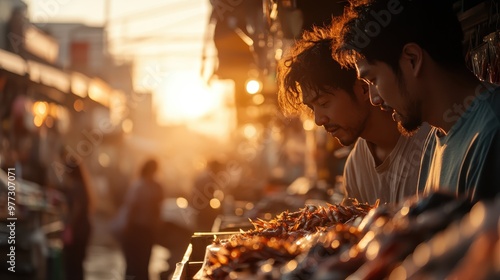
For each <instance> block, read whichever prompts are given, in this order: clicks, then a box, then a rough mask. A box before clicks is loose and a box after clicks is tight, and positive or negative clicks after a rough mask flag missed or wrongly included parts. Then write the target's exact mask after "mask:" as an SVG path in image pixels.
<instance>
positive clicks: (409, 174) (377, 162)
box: [278, 28, 430, 204]
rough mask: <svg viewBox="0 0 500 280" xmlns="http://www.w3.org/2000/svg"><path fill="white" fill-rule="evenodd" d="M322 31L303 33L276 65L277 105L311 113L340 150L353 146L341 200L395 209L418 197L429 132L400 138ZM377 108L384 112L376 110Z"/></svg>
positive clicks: (287, 109)
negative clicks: (339, 60)
mask: <svg viewBox="0 0 500 280" xmlns="http://www.w3.org/2000/svg"><path fill="white" fill-rule="evenodd" d="M331 45H332V39H331V37H330V35H329V29H327V28H314V29H313V30H312V31H305V32H304V34H303V36H302V38H301V39H300V40H299V41H297V42H296V43H295V45H294V46H293V47H292V48H291V49H290V50H289V51H288V52H287V54H286V56H285V57H283V58H282V59H281V61H280V63H279V65H278V86H279V92H278V101H279V104H280V106H281V108H282V110H283V111H284V112H285V113H286V114H293V113H297V112H301V111H307V107H308V108H309V109H310V110H312V111H313V114H314V119H315V122H316V124H317V125H318V126H323V127H324V128H325V130H326V131H327V132H328V133H330V134H331V135H332V136H333V137H335V138H337V139H338V141H339V142H340V143H341V144H342V145H345V146H348V145H351V144H354V143H355V146H354V148H353V150H352V151H351V153H350V155H349V157H348V159H347V162H346V165H345V168H344V182H345V189H346V192H347V193H346V197H350V198H356V199H358V201H360V202H368V203H372V204H373V203H375V201H376V200H377V199H380V202H382V203H385V202H387V203H398V202H400V201H403V200H404V199H405V198H406V197H408V196H412V195H415V194H416V192H417V178H418V170H419V167H420V158H421V152H422V147H423V144H424V140H425V139H426V137H427V135H428V133H429V130H430V126H426V127H424V128H422V129H420V131H419V132H418V133H417V134H416V135H414V136H412V137H408V138H407V137H404V136H402V135H401V134H400V133H399V131H398V128H397V125H396V123H394V122H393V120H392V119H391V114H390V113H389V112H387V108H386V107H385V106H384V105H383V104H382V103H380V100H379V99H372V100H371V101H372V103H374V104H373V105H377V106H372V104H370V95H369V85H368V84H366V83H365V82H364V81H362V80H359V79H357V77H356V75H357V74H356V71H355V69H342V68H341V66H340V65H339V64H338V63H337V62H336V61H335V60H334V59H333V58H332V55H331V53H332V49H331ZM379 106H380V107H381V108H382V109H384V110H380V109H381V108H379Z"/></svg>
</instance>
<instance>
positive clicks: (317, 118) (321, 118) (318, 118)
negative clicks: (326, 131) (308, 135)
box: [314, 111, 328, 126]
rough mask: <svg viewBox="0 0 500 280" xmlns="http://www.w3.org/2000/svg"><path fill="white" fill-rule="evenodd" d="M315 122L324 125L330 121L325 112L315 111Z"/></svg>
mask: <svg viewBox="0 0 500 280" xmlns="http://www.w3.org/2000/svg"><path fill="white" fill-rule="evenodd" d="M314 122H315V123H316V125H317V126H323V125H325V124H327V123H328V118H327V117H326V115H325V114H322V113H321V112H319V111H314Z"/></svg>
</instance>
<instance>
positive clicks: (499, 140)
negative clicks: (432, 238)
mask: <svg viewBox="0 0 500 280" xmlns="http://www.w3.org/2000/svg"><path fill="white" fill-rule="evenodd" d="M485 86H486V88H487V90H485V91H484V92H482V93H480V94H479V95H477V97H475V98H474V99H473V100H472V101H471V103H470V104H471V105H470V106H469V107H468V108H467V110H465V109H464V110H465V112H463V111H462V112H463V114H462V115H461V116H460V115H459V114H458V113H456V114H455V116H454V115H453V114H445V116H444V117H445V118H448V119H450V121H455V120H456V123H455V124H454V125H453V127H452V128H451V129H450V131H449V132H448V134H447V135H440V132H439V131H436V132H435V133H433V134H432V135H429V138H428V139H427V143H426V144H425V146H424V151H425V152H424V155H423V156H422V165H421V169H420V176H419V189H422V188H425V189H424V195H427V194H429V193H431V192H434V191H438V190H440V191H448V192H452V193H455V194H456V195H467V196H469V197H470V198H471V199H472V200H478V199H483V198H488V197H494V196H495V195H496V194H498V193H499V191H500V87H498V86H496V85H491V84H485ZM465 102H467V100H466V101H464V103H465ZM458 106H459V105H458ZM459 109H460V107H456V108H455V112H460V110H459ZM454 117H455V119H454Z"/></svg>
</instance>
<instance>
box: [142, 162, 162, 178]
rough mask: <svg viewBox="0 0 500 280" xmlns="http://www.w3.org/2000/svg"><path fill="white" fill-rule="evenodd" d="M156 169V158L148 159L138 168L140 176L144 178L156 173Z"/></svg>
mask: <svg viewBox="0 0 500 280" xmlns="http://www.w3.org/2000/svg"><path fill="white" fill-rule="evenodd" d="M157 169H158V161H156V159H148V160H146V162H145V163H144V164H143V165H142V167H141V170H140V173H141V177H143V178H145V177H149V176H152V175H154V174H155V173H156V170H157Z"/></svg>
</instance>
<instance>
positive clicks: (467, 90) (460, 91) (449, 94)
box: [422, 73, 485, 134]
mask: <svg viewBox="0 0 500 280" xmlns="http://www.w3.org/2000/svg"><path fill="white" fill-rule="evenodd" d="M433 77H434V78H436V79H435V80H433V81H432V82H429V83H428V86H427V91H426V92H427V94H426V96H425V97H424V98H425V99H426V100H424V101H423V105H422V110H423V112H422V120H423V121H426V122H428V123H429V124H431V125H433V126H436V127H438V128H440V129H441V130H442V131H443V133H445V134H447V133H448V132H449V131H450V129H451V128H452V127H453V125H454V124H455V123H456V122H457V121H458V119H460V118H461V117H462V116H463V114H464V113H465V111H466V110H467V108H468V106H470V104H471V102H472V101H473V100H474V98H475V97H476V96H477V95H479V94H480V93H481V92H483V91H484V90H485V88H484V87H483V86H482V83H481V82H480V81H479V80H478V79H477V78H476V77H475V76H474V75H473V74H472V73H463V74H456V73H455V74H447V73H435V75H434V76H433Z"/></svg>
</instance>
